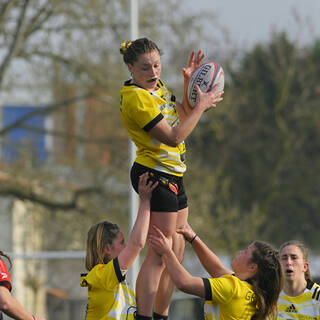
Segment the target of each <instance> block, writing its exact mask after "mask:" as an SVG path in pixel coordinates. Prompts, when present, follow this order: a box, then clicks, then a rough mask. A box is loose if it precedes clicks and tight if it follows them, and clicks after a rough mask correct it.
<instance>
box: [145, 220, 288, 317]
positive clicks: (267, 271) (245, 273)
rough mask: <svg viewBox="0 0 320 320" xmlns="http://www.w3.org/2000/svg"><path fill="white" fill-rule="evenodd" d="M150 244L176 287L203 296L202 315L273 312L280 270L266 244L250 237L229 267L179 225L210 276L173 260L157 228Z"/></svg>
mask: <svg viewBox="0 0 320 320" xmlns="http://www.w3.org/2000/svg"><path fill="white" fill-rule="evenodd" d="M154 229H155V232H156V235H153V234H151V235H150V240H149V241H150V244H151V245H152V247H153V248H154V249H155V250H156V251H157V252H158V253H159V254H161V255H162V257H163V260H164V262H165V264H166V266H167V270H168V272H169V274H170V276H171V278H172V280H173V282H174V283H175V285H176V286H177V287H178V289H180V290H182V291H184V292H186V293H189V294H193V295H196V296H198V297H201V298H205V300H206V303H205V319H207V320H209V319H210V320H212V319H233V320H245V319H247V320H252V319H254V320H265V319H268V317H269V316H276V310H277V299H278V297H279V293H280V291H281V288H282V283H283V273H282V268H281V264H280V261H279V254H278V252H277V251H276V250H274V249H273V248H272V247H271V246H270V245H269V244H267V243H265V242H261V241H254V242H253V243H251V244H250V245H249V246H248V247H247V248H246V249H245V250H243V251H240V252H239V254H238V255H237V257H236V258H235V259H234V260H233V261H232V263H231V267H232V270H230V269H228V268H226V267H225V266H224V265H223V264H222V262H221V260H220V259H219V258H218V257H217V256H216V255H215V254H214V253H213V252H212V251H211V250H210V249H209V248H208V247H207V246H206V245H205V243H204V242H203V241H201V239H200V237H199V236H198V235H196V234H195V232H194V231H193V230H192V229H191V227H190V226H189V225H186V226H184V227H182V228H181V229H179V232H180V233H181V234H183V235H184V237H185V238H186V240H187V241H189V243H191V245H192V248H193V249H194V251H195V252H196V254H197V256H198V258H199V260H200V262H201V263H202V265H203V267H204V268H205V269H206V270H207V271H208V273H209V274H210V275H211V276H212V278H209V279H208V278H199V277H193V276H192V275H191V274H190V273H189V272H188V271H187V270H186V269H185V268H184V267H183V266H182V265H181V264H180V263H179V261H178V260H177V258H176V256H175V255H174V253H173V251H172V249H171V248H170V241H169V240H168V239H167V238H166V237H165V236H164V234H163V233H162V232H161V231H160V229H158V228H156V227H154Z"/></svg>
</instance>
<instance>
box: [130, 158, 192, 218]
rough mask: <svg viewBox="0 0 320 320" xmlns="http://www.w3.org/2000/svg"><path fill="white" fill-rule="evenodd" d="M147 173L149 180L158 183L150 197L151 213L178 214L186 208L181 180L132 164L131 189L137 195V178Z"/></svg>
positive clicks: (180, 178)
mask: <svg viewBox="0 0 320 320" xmlns="http://www.w3.org/2000/svg"><path fill="white" fill-rule="evenodd" d="M146 171H148V172H149V176H150V179H151V180H154V181H158V182H159V184H158V186H157V187H156V188H155V189H154V190H153V193H152V197H151V211H162V212H178V211H179V210H182V209H184V208H187V207H188V198H187V195H186V193H185V190H184V186H183V178H182V177H177V176H175V175H172V174H168V173H164V172H161V171H157V170H153V169H150V168H148V167H145V166H143V165H141V164H139V163H136V162H135V163H134V164H133V166H132V168H131V171H130V178H131V184H132V186H133V189H134V190H135V191H136V192H137V193H138V184H139V177H140V176H141V175H142V174H143V173H144V172H146Z"/></svg>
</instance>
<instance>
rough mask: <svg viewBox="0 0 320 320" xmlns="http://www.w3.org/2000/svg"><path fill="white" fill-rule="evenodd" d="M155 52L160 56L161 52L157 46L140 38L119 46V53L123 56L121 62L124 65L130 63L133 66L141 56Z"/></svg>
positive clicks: (146, 39)
mask: <svg viewBox="0 0 320 320" xmlns="http://www.w3.org/2000/svg"><path fill="white" fill-rule="evenodd" d="M154 50H157V51H158V52H159V54H160V55H161V51H160V49H159V48H158V46H157V45H156V44H155V43H154V42H153V41H152V40H149V39H148V38H140V39H137V40H135V41H132V42H131V41H126V42H123V43H122V44H121V47H120V53H121V54H122V55H123V61H124V63H125V64H128V63H130V64H131V65H134V63H135V62H136V61H138V58H139V56H140V55H141V54H144V53H148V52H152V51H154Z"/></svg>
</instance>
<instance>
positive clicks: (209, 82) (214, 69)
mask: <svg viewBox="0 0 320 320" xmlns="http://www.w3.org/2000/svg"><path fill="white" fill-rule="evenodd" d="M196 84H197V85H198V86H199V87H200V89H201V91H202V92H208V91H211V90H213V92H220V91H222V90H223V88H224V71H223V69H222V67H221V66H220V65H219V64H218V63H216V62H206V63H204V64H202V65H201V66H200V67H199V68H198V69H197V70H195V71H194V73H193V74H192V76H191V78H190V80H189V84H188V88H187V95H188V100H189V104H190V106H191V107H194V106H195V105H196V104H197V100H198V94H197V89H196V87H195V85H196Z"/></svg>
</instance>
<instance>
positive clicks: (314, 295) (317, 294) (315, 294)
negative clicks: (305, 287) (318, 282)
mask: <svg viewBox="0 0 320 320" xmlns="http://www.w3.org/2000/svg"><path fill="white" fill-rule="evenodd" d="M318 291H319V288H318V287H316V288H315V290H314V291H313V295H312V299H317V298H319V292H318ZM316 296H317V298H316Z"/></svg>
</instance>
